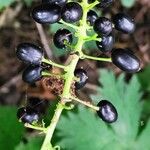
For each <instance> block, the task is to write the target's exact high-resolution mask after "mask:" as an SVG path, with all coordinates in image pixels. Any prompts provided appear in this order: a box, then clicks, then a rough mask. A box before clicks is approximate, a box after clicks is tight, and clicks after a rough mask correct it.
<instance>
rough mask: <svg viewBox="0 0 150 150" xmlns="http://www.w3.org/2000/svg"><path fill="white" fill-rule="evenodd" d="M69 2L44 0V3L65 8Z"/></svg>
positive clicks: (64, 0)
mask: <svg viewBox="0 0 150 150" xmlns="http://www.w3.org/2000/svg"><path fill="white" fill-rule="evenodd" d="M67 1H68V0H42V3H49V4H57V5H59V6H61V7H62V6H64V5H65V4H66V3H67Z"/></svg>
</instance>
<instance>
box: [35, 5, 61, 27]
mask: <svg viewBox="0 0 150 150" xmlns="http://www.w3.org/2000/svg"><path fill="white" fill-rule="evenodd" d="M32 18H33V19H34V20H35V21H36V22H38V23H41V24H45V23H51V24H52V23H56V22H58V21H59V20H60V18H61V7H60V6H59V5H56V4H42V5H39V6H36V7H35V8H34V9H33V11H32Z"/></svg>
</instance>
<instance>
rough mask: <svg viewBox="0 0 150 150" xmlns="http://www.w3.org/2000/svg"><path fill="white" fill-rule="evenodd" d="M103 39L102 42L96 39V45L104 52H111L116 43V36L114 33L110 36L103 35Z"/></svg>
mask: <svg viewBox="0 0 150 150" xmlns="http://www.w3.org/2000/svg"><path fill="white" fill-rule="evenodd" d="M101 40H102V41H101V42H99V41H96V45H97V47H98V48H99V50H101V51H102V52H103V53H105V52H110V51H111V50H112V48H113V45H114V37H113V36H112V34H110V35H108V36H102V37H101Z"/></svg>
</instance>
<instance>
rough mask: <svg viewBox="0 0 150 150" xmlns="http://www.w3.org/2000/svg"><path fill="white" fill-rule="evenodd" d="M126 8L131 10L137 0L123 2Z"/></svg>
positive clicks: (123, 0) (122, 0) (124, 0)
mask: <svg viewBox="0 0 150 150" xmlns="http://www.w3.org/2000/svg"><path fill="white" fill-rule="evenodd" d="M121 3H122V5H123V6H124V7H127V8H130V7H132V6H133V5H134V4H135V0H121Z"/></svg>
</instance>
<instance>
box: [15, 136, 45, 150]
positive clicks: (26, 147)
mask: <svg viewBox="0 0 150 150" xmlns="http://www.w3.org/2000/svg"><path fill="white" fill-rule="evenodd" d="M27 140H28V142H27V143H26V144H25V143H23V142H21V143H20V144H19V145H18V146H17V147H16V148H15V150H40V148H41V145H42V142H43V137H32V138H31V137H30V138H28V139H27Z"/></svg>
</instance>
